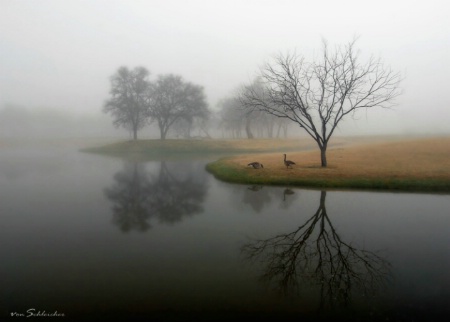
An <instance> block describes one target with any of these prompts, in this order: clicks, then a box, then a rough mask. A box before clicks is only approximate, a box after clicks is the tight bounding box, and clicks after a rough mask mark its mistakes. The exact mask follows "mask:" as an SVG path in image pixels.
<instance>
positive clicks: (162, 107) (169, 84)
mask: <svg viewBox="0 0 450 322" xmlns="http://www.w3.org/2000/svg"><path fill="white" fill-rule="evenodd" d="M149 101H150V103H149V110H148V111H149V116H150V117H151V118H152V119H153V120H156V121H157V122H158V126H159V130H160V134H161V139H162V140H164V139H165V138H166V136H167V132H168V131H169V129H170V128H171V126H172V125H173V124H174V123H175V122H177V121H179V120H181V119H183V120H185V121H186V122H188V123H189V124H192V122H193V120H194V118H208V116H209V112H208V105H207V103H206V98H205V95H204V93H203V87H201V86H198V85H194V84H192V83H189V82H184V81H183V79H182V78H181V76H176V75H172V74H169V75H162V76H159V77H158V79H157V81H156V83H155V84H154V86H153V87H152V90H151V94H150V96H149Z"/></svg>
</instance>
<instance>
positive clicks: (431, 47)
mask: <svg viewBox="0 0 450 322" xmlns="http://www.w3.org/2000/svg"><path fill="white" fill-rule="evenodd" d="M446 9H448V4H447V3H446V1H439V0H431V1H427V2H411V1H395V2H392V1H379V2H377V3H376V4H375V5H374V4H373V3H367V2H361V1H344V2H342V3H341V2H339V3H338V2H335V1H318V2H308V3H306V2H302V1H292V0H281V1H278V0H277V1H272V0H261V1H257V0H252V1H237V0H235V1H206V0H191V1H181V0H168V1H166V0H164V1H162V0H152V1H137V0H132V1H120V0H108V1H105V0H96V1H72V0H66V1H55V0H42V1H39V5H35V4H34V2H33V1H31V0H25V1H13V0H2V1H1V2H0V50H1V53H2V55H1V57H0V137H26V136H42V137H54V136H59V137H90V136H93V137H122V138H127V137H129V135H130V133H129V132H128V131H127V130H126V129H116V128H114V126H113V125H112V121H113V119H112V118H111V116H110V115H106V114H105V113H103V112H102V109H103V106H104V104H105V101H106V100H107V99H108V97H109V91H110V77H111V76H112V75H113V74H114V73H115V72H116V70H117V69H118V68H119V67H121V66H127V67H129V68H134V67H136V66H145V67H146V68H148V70H149V72H150V77H151V79H152V80H154V79H156V77H157V76H158V75H161V74H175V75H180V76H181V77H183V79H185V80H186V81H189V82H193V83H194V84H196V85H199V86H202V87H203V88H204V93H205V95H206V101H207V104H208V108H209V110H210V111H211V112H212V114H211V115H212V116H211V120H210V123H209V124H208V126H209V129H210V131H211V133H210V135H211V136H212V137H215V138H221V137H233V136H232V135H231V134H230V133H225V134H224V133H223V131H221V130H219V129H218V124H219V123H220V115H219V114H220V113H219V112H220V102H221V101H222V100H224V99H226V98H228V97H231V96H233V93H234V91H235V90H236V88H238V87H239V86H241V85H242V84H246V83H249V82H251V81H252V80H253V79H254V78H255V76H256V74H257V72H258V70H259V68H260V66H262V64H264V63H265V62H266V61H268V60H270V59H271V57H273V55H275V54H277V53H286V52H294V51H295V52H297V53H302V55H304V56H305V57H311V58H313V57H315V56H317V54H318V53H319V49H320V45H321V41H322V39H326V40H327V41H328V42H329V43H330V46H334V45H336V44H343V43H346V42H348V41H351V40H352V39H354V38H355V37H357V38H358V40H357V48H358V50H359V53H360V55H361V59H362V60H364V59H368V58H369V57H370V56H372V55H373V56H374V57H380V58H381V59H382V60H383V62H384V63H385V64H386V65H388V66H390V67H391V68H392V69H393V70H395V71H398V72H399V73H401V75H402V78H403V80H402V82H401V89H402V91H403V94H402V95H401V96H400V97H399V98H398V99H397V100H396V102H395V106H394V107H393V108H392V109H389V110H385V109H379V108H375V109H370V110H367V111H360V112H358V113H356V114H355V115H353V117H351V118H348V119H347V120H346V121H345V122H343V123H341V124H340V126H339V127H338V129H337V131H336V133H335V135H370V134H401V135H405V134H406V135H410V134H427V135H429V134H449V133H450V128H449V127H448V124H447V123H448V122H447V120H448V119H450V109H449V106H450V98H449V96H448V95H447V94H446V92H447V87H448V83H449V77H448V75H449V74H450V64H449V62H448V57H450V21H449V20H448V18H447V16H446V12H447V11H448V10H446ZM218 122H219V123H218ZM255 123H256V121H255ZM254 126H256V127H257V125H254ZM204 135H205V133H204V132H202V131H197V132H195V133H192V136H200V137H201V136H204ZM288 135H289V136H296V135H302V132H301V131H300V130H299V128H298V126H296V124H292V125H290V129H289V133H288ZM180 136H182V135H181V134H180V133H177V131H176V130H172V131H171V133H169V137H180ZM140 137H148V138H158V129H157V127H156V126H155V124H152V125H149V126H146V127H145V128H144V129H142V130H141V135H140Z"/></svg>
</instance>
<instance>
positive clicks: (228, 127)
mask: <svg viewBox="0 0 450 322" xmlns="http://www.w3.org/2000/svg"><path fill="white" fill-rule="evenodd" d="M239 104H240V103H239V101H238V100H236V99H235V98H224V99H222V100H220V102H219V103H218V107H219V109H220V112H219V118H220V128H221V129H222V131H226V132H231V136H232V137H233V138H239V137H241V131H242V127H243V125H244V120H243V115H242V112H241V111H240V110H239Z"/></svg>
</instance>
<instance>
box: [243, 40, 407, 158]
mask: <svg viewBox="0 0 450 322" xmlns="http://www.w3.org/2000/svg"><path fill="white" fill-rule="evenodd" d="M355 42H356V40H353V41H352V42H350V43H348V44H346V45H344V46H337V47H335V48H334V49H333V50H330V49H329V47H328V45H327V42H326V41H323V47H322V52H321V55H320V56H319V58H318V59H316V60H314V61H313V62H311V63H309V62H307V61H306V59H305V58H304V57H303V56H301V55H297V54H286V55H281V54H280V55H278V56H276V57H275V59H274V61H273V62H272V63H268V64H266V65H265V67H263V68H262V69H261V73H260V75H259V79H258V84H257V86H255V84H253V85H250V86H248V87H247V88H246V89H245V90H244V91H242V93H241V102H242V104H243V105H244V106H245V107H246V108H247V109H249V110H259V111H263V112H266V113H268V114H271V115H274V116H277V117H281V118H287V119H290V120H291V121H293V122H295V123H297V124H298V125H299V126H300V127H301V128H303V129H304V130H305V131H306V132H307V133H308V134H309V135H310V136H311V137H312V138H313V139H314V140H315V141H316V142H317V144H318V146H319V148H320V152H321V164H322V167H326V166H327V157H326V151H327V147H328V143H329V141H330V138H331V137H332V135H333V133H334V131H335V130H336V128H337V127H338V125H339V123H340V122H341V121H342V120H343V119H344V118H346V117H347V116H348V115H354V114H355V112H357V111H358V110H360V109H368V108H372V107H383V108H388V107H391V106H392V104H393V100H394V99H395V98H396V97H397V96H398V95H400V90H399V83H400V80H401V77H400V74H399V73H396V72H394V71H392V70H391V69H390V68H388V67H385V66H384V64H383V63H382V61H381V60H380V59H375V58H373V57H372V58H370V59H369V60H368V61H367V62H365V63H362V62H360V59H359V57H358V53H357V51H356V50H355V48H354V47H355Z"/></svg>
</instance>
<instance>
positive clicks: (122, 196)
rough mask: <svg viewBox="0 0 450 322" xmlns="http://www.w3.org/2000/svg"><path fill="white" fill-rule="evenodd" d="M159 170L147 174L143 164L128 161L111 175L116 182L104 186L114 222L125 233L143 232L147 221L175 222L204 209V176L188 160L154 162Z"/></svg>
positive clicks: (205, 185) (148, 222)
mask: <svg viewBox="0 0 450 322" xmlns="http://www.w3.org/2000/svg"><path fill="white" fill-rule="evenodd" d="M155 165H158V166H159V169H157V170H154V171H153V173H149V172H147V171H146V169H145V164H144V163H138V162H127V163H125V166H124V169H123V170H121V171H119V172H117V173H116V174H115V175H114V181H115V183H114V184H113V185H112V186H111V187H110V188H107V189H105V195H106V197H107V198H108V199H109V200H110V201H111V203H112V204H113V206H112V212H113V217H114V220H113V222H114V223H115V224H116V225H118V226H119V227H120V229H121V230H122V231H124V232H128V231H130V230H138V231H146V230H148V229H149V228H150V227H151V224H150V221H151V220H156V221H157V222H159V223H168V224H174V223H176V222H178V221H181V220H182V219H183V218H184V217H188V216H192V215H195V214H199V213H201V212H203V201H204V199H205V195H206V191H207V182H206V176H205V175H198V174H197V171H195V169H192V167H191V168H190V167H189V166H191V164H189V163H175V165H176V166H177V167H181V169H182V170H183V171H181V172H180V171H179V170H178V169H177V168H173V169H171V168H170V166H169V165H168V163H167V162H165V161H161V162H160V163H159V162H155Z"/></svg>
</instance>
